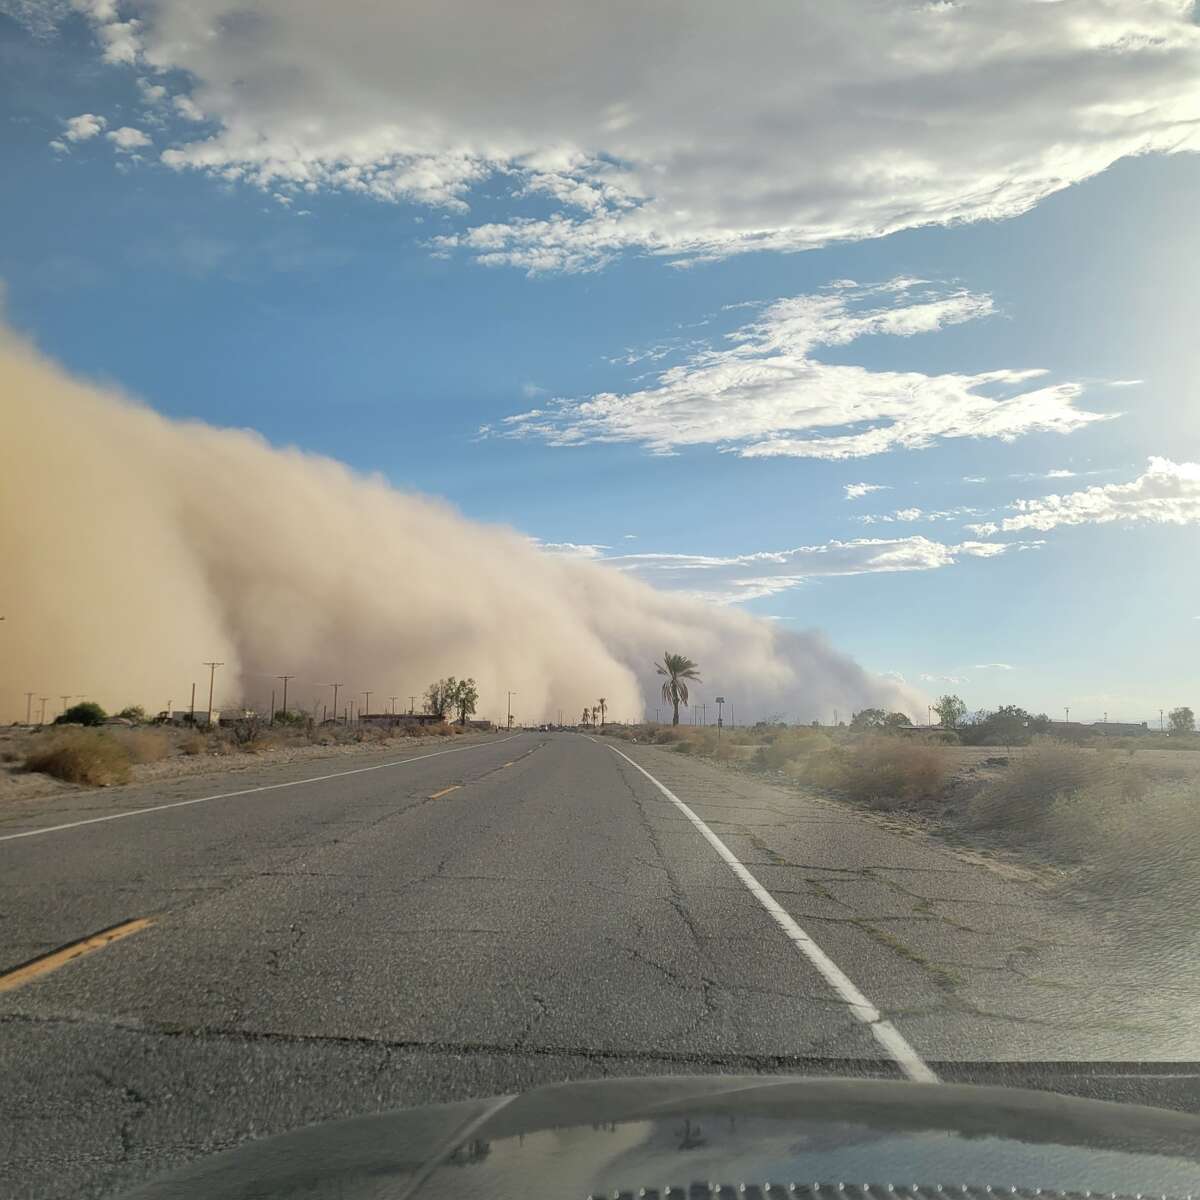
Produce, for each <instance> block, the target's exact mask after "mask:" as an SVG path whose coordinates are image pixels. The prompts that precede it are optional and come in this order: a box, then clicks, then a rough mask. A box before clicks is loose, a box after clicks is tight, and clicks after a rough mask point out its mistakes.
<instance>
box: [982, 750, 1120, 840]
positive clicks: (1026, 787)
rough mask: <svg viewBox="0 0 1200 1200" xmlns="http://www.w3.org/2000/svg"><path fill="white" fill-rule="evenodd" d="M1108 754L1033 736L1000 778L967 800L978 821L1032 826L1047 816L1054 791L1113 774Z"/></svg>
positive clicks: (995, 825)
mask: <svg viewBox="0 0 1200 1200" xmlns="http://www.w3.org/2000/svg"><path fill="white" fill-rule="evenodd" d="M1113 766H1114V764H1113V761H1112V759H1111V757H1110V756H1101V755H1100V754H1098V753H1097V752H1096V751H1094V750H1085V749H1081V748H1080V747H1078V746H1071V745H1068V744H1067V743H1066V742H1060V741H1053V740H1051V739H1050V738H1038V739H1035V740H1034V742H1033V743H1032V745H1030V747H1029V749H1028V750H1026V751H1025V752H1024V753H1023V754H1021V755H1019V756H1014V757H1013V758H1012V760H1011V761H1010V763H1009V767H1008V770H1007V771H1005V773H1004V776H1003V778H1001V779H998V780H997V781H996V782H995V783H993V784H992V785H991V786H990V787H987V788H985V789H984V790H983V791H982V792H980V793H979V795H978V796H976V797H975V799H974V802H973V803H972V804H971V817H972V822H973V824H975V825H976V826H978V827H985V828H1008V829H1010V830H1019V829H1022V828H1029V829H1033V828H1035V827H1036V826H1037V825H1038V824H1040V823H1042V822H1044V821H1045V819H1046V817H1047V815H1048V814H1049V812H1050V809H1051V807H1052V802H1053V801H1054V800H1055V799H1056V798H1057V797H1062V796H1068V795H1073V794H1076V793H1078V792H1080V791H1082V790H1083V789H1085V788H1088V787H1094V786H1097V785H1100V784H1102V783H1104V782H1105V776H1106V775H1109V776H1111V775H1112V774H1113V771H1112V768H1113Z"/></svg>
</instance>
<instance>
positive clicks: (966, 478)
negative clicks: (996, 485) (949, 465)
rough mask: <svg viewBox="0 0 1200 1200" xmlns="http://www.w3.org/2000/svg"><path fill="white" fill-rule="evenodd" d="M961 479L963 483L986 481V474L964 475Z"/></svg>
mask: <svg viewBox="0 0 1200 1200" xmlns="http://www.w3.org/2000/svg"><path fill="white" fill-rule="evenodd" d="M962 481H963V483H987V476H986V475H964V476H963V477H962Z"/></svg>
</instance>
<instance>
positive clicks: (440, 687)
mask: <svg viewBox="0 0 1200 1200" xmlns="http://www.w3.org/2000/svg"><path fill="white" fill-rule="evenodd" d="M457 690H458V680H457V679H455V678H454V676H453V675H451V676H449V678H447V679H439V680H438V681H437V682H436V683H431V684H430V685H429V686H428V687H427V688H426V689H425V710H426V712H431V713H433V715H434V716H435V717H442V718H445V716H446V714H447V713H448V712H449V711H450V710H451V709H452V708H453V707H454V695H455V693H456V692H457Z"/></svg>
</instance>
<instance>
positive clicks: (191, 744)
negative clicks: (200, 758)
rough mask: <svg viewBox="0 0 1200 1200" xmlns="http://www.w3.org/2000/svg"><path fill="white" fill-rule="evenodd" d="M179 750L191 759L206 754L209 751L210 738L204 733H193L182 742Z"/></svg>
mask: <svg viewBox="0 0 1200 1200" xmlns="http://www.w3.org/2000/svg"><path fill="white" fill-rule="evenodd" d="M179 749H180V750H181V751H182V752H183V753H184V754H186V755H188V756H189V757H191V756H194V755H197V754H204V753H205V752H206V751H207V750H208V738H206V737H205V736H204V734H202V733H196V732H195V731H193V732H192V733H189V734H187V735H186V736H185V737H184V738H183V739H182V740H181V741H180V743H179Z"/></svg>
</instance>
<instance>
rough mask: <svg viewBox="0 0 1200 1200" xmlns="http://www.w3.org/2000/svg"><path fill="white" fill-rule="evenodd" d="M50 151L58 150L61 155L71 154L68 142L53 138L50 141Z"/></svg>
mask: <svg viewBox="0 0 1200 1200" xmlns="http://www.w3.org/2000/svg"><path fill="white" fill-rule="evenodd" d="M50 149H51V150H56V151H57V152H58V153H59V154H68V153H70V150H71V147H70V146H68V145H67V143H66V142H63V141H60V140H59V139H58V138H52V139H51V141H50Z"/></svg>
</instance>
